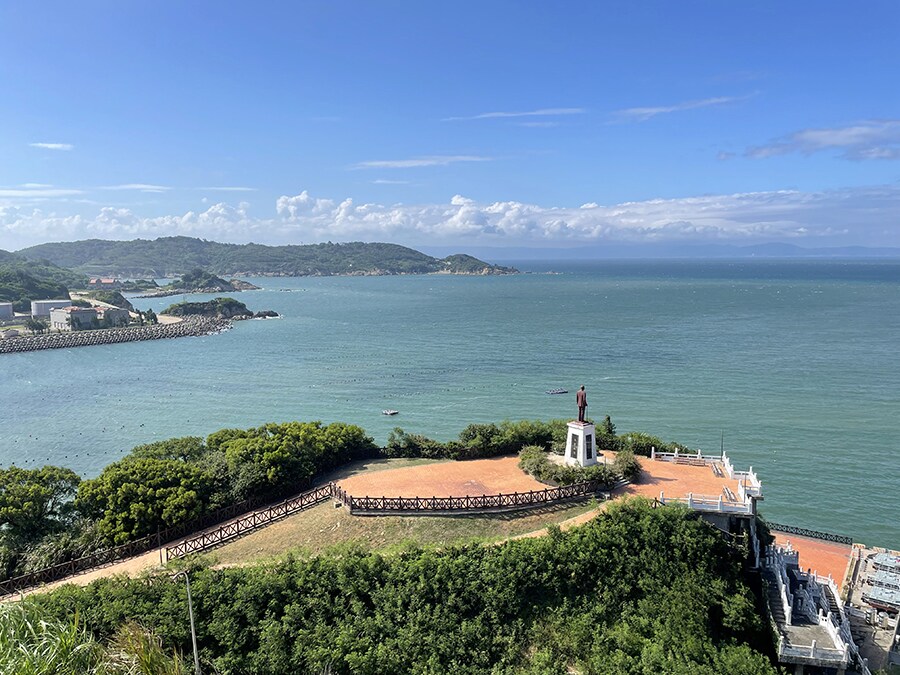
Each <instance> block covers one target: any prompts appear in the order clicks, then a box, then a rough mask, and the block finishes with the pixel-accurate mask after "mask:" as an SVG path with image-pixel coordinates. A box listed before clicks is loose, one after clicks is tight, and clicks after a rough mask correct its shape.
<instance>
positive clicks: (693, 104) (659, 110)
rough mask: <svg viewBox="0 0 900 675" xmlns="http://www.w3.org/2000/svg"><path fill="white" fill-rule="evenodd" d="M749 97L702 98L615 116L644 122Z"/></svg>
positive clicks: (620, 113)
mask: <svg viewBox="0 0 900 675" xmlns="http://www.w3.org/2000/svg"><path fill="white" fill-rule="evenodd" d="M748 98H750V97H749V96H715V97H713V98H704V99H701V100H699V101H684V102H682V103H676V104H674V105H663V106H656V107H647V108H626V109H624V110H617V111H616V113H615V114H616V115H617V116H618V117H619V118H621V119H630V120H635V121H638V122H645V121H647V120H649V119H651V118H653V117H656V116H657V115H665V114H667V113H674V112H681V111H683V110H695V109H697V108H709V107H710V106H719V105H725V104H726V103H735V102H737V101H744V100H746V99H748Z"/></svg>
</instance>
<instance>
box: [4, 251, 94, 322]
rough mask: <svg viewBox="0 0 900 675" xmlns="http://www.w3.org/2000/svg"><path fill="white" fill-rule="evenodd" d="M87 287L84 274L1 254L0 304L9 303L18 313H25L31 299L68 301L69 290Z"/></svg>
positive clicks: (7, 253)
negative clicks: (62, 299)
mask: <svg viewBox="0 0 900 675" xmlns="http://www.w3.org/2000/svg"><path fill="white" fill-rule="evenodd" d="M86 284H87V279H86V278H85V277H84V276H83V275H81V274H78V273H76V272H72V271H71V270H67V269H62V268H61V267H57V266H56V265H53V264H51V263H48V262H46V261H43V260H28V259H26V258H24V257H22V256H19V255H16V254H14V253H9V252H8V251H0V302H12V303H13V307H14V309H15V310H16V311H17V312H27V311H28V310H29V309H30V301H31V300H50V299H54V298H68V297H69V288H80V287H83V286H85V285H86Z"/></svg>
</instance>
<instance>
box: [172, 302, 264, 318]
mask: <svg viewBox="0 0 900 675" xmlns="http://www.w3.org/2000/svg"><path fill="white" fill-rule="evenodd" d="M162 314H167V315H169V316H178V317H182V318H184V317H188V316H201V317H204V318H208V319H232V320H240V319H269V318H275V317H277V316H278V313H277V312H273V311H272V310H271V309H266V310H263V311H261V312H256V313H254V312H252V311H250V310H249V309H247V305H245V304H244V303H243V302H239V301H238V300H235V299H234V298H214V299H212V300H207V301H206V302H179V303H177V304H174V305H170V306H169V307H167V308H166V309H164V310H163V311H162Z"/></svg>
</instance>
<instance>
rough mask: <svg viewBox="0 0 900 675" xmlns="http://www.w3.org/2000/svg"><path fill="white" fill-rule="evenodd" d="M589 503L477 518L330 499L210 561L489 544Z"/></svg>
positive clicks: (578, 512)
mask: <svg viewBox="0 0 900 675" xmlns="http://www.w3.org/2000/svg"><path fill="white" fill-rule="evenodd" d="M596 508H597V505H596V504H594V503H591V502H582V503H578V504H567V505H558V506H555V507H548V508H545V509H535V510H530V511H519V512H518V513H505V514H494V515H479V516H443V517H436V516H351V515H350V514H348V513H347V510H346V509H344V508H336V507H335V506H334V505H333V504H332V503H331V502H327V503H325V504H320V505H319V506H315V507H313V508H311V509H309V510H307V511H301V512H300V513H298V514H295V515H293V516H290V517H289V518H285V519H284V520H282V521H279V522H277V523H273V524H272V525H269V526H268V527H266V528H263V529H262V530H258V531H256V532H253V533H252V534H248V535H247V536H245V537H243V538H241V539H238V540H237V541H234V542H231V543H230V544H226V545H225V546H223V547H221V548H219V549H216V550H214V551H211V552H210V553H209V554H207V556H208V557H209V558H210V562H214V563H215V564H221V565H240V564H246V563H252V562H259V561H260V560H263V559H271V558H275V557H278V556H281V555H283V554H285V553H288V552H291V553H293V554H295V555H300V556H309V555H314V554H317V553H320V552H322V551H324V550H326V549H329V548H332V547H335V546H340V545H342V544H348V543H353V544H355V545H358V546H361V547H363V548H365V549H369V550H372V551H380V552H383V553H395V552H399V551H402V550H403V549H404V548H406V547H409V546H446V545H451V544H464V543H474V542H491V541H499V540H503V539H507V538H509V537H515V536H517V535H521V534H526V533H528V532H533V531H535V530H540V529H542V528H544V527H547V525H550V524H552V523H559V522H561V521H563V520H568V519H569V518H574V517H575V516H579V515H581V514H583V513H586V512H587V511H590V510H592V509H596Z"/></svg>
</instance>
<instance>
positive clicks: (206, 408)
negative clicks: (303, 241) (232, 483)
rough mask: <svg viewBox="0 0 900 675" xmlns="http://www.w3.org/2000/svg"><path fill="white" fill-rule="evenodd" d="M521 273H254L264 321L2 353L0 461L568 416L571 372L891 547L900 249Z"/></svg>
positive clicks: (444, 430)
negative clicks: (329, 426)
mask: <svg viewBox="0 0 900 675" xmlns="http://www.w3.org/2000/svg"><path fill="white" fill-rule="evenodd" d="M519 267H520V269H523V270H526V271H528V272H530V273H528V274H520V275H515V276H501V277H464V276H402V277H332V278H264V279H250V281H252V282H254V283H256V284H257V285H259V286H262V287H263V290H261V291H251V292H244V293H241V294H239V295H237V296H236V297H239V299H240V300H242V301H243V302H245V303H246V304H247V305H248V306H249V307H250V308H251V309H254V310H259V309H274V310H276V311H277V312H279V313H281V314H282V315H283V318H282V319H277V320H268V321H247V322H242V323H239V324H237V325H236V326H235V328H234V329H233V330H230V331H228V332H226V333H223V334H220V335H213V336H208V337H203V338H185V339H179V340H167V341H154V342H136V343H129V344H121V345H110V346H98V347H90V348H80V349H72V350H51V351H45V352H33V353H28V354H4V355H0V411H2V423H3V434H2V437H0V465H4V466H5V465H8V464H11V463H13V462H15V463H16V464H19V465H23V466H37V465H42V464H45V463H54V464H62V465H66V466H70V467H72V468H74V469H76V470H77V471H79V472H81V473H82V474H84V475H85V476H92V475H96V474H97V473H98V472H99V471H100V470H101V468H102V467H103V466H104V465H105V464H107V463H109V462H111V461H113V460H115V459H116V458H118V457H120V456H121V455H123V454H124V453H126V452H127V451H128V450H129V449H130V448H131V447H132V446H133V445H136V444H139V443H146V442H149V441H153V440H158V439H162V438H168V437H171V436H180V435H205V434H208V433H210V432H212V431H215V430H217V429H220V428H222V427H247V426H251V425H258V424H261V423H263V422H269V421H286V420H295V419H296V420H323V421H325V422H330V421H335V420H343V421H347V422H353V423H356V424H359V425H361V426H363V427H364V428H365V429H366V430H367V431H368V432H369V433H370V434H372V435H373V436H374V437H375V439H376V440H377V441H379V442H384V441H385V440H386V438H387V435H388V433H389V431H390V429H391V428H393V427H394V426H402V427H403V428H404V429H406V430H408V431H413V432H419V433H424V434H428V435H431V436H434V437H437V438H440V439H449V438H452V437H454V436H455V435H456V434H457V433H458V432H459V431H460V429H462V428H463V427H464V426H465V425H466V424H468V423H469V422H488V421H499V420H502V419H522V418H543V419H549V418H558V417H572V416H574V414H575V412H576V410H575V406H574V391H575V389H576V387H577V386H578V385H580V384H585V385H586V388H587V392H588V401H589V404H590V406H589V410H588V413H589V416H591V417H594V418H596V419H602V416H603V415H604V414H609V415H611V416H612V419H613V422H614V423H615V424H616V426H617V427H618V430H619V431H620V432H625V431H633V430H641V431H647V432H650V433H653V434H656V435H658V436H661V437H663V438H666V439H671V440H676V441H679V442H681V443H683V444H685V445H687V446H689V447H692V448H701V449H703V451H704V452H718V451H719V448H720V444H721V443H722V436H723V434H724V445H725V448H726V450H727V451H728V453H729V454H730V455H731V456H732V458H733V460H734V462H735V464H737V465H738V466H740V467H746V466H748V465H752V466H753V467H754V469H755V470H756V471H757V472H758V473H759V474H760V477H761V479H762V481H763V486H764V491H765V502H764V504H763V511H764V513H765V515H766V516H767V517H769V518H770V519H771V520H775V521H778V522H785V523H790V524H794V525H799V526H805V527H810V528H815V529H822V530H827V531H832V532H837V533H842V534H849V535H852V536H853V537H855V538H856V539H857V540H859V541H864V542H866V543H869V544H875V545H886V546H891V547H893V548H900V506H898V504H900V452H898V450H900V356H898V343H900V339H898V338H900V261H833V260H827V261H826V260H823V261H818V260H816V261H743V260H742V261H683V260H680V261H618V262H610V261H596V262H589V263H588V262H585V263H571V262H566V263H563V262H546V263H538V262H533V261H530V262H527V263H521V264H520V265H519ZM550 272H553V273H550ZM204 297H205V296H197V299H202V298H204ZM180 299H181V298H177V297H176V298H165V299H157V300H135V301H134V302H135V304H136V305H137V306H138V307H141V308H147V307H152V308H154V309H155V310H157V311H159V310H160V309H162V308H163V307H165V306H167V305H168V304H170V303H171V302H173V301H178V300H180ZM553 387H566V388H568V389H569V390H570V391H571V394H570V395H567V396H548V395H547V394H545V393H544V392H545V390H547V389H549V388H553ZM384 408H395V409H397V410H399V411H400V414H399V415H397V416H396V417H392V418H389V417H385V416H383V415H382V414H381V410H382V409H384Z"/></svg>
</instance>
